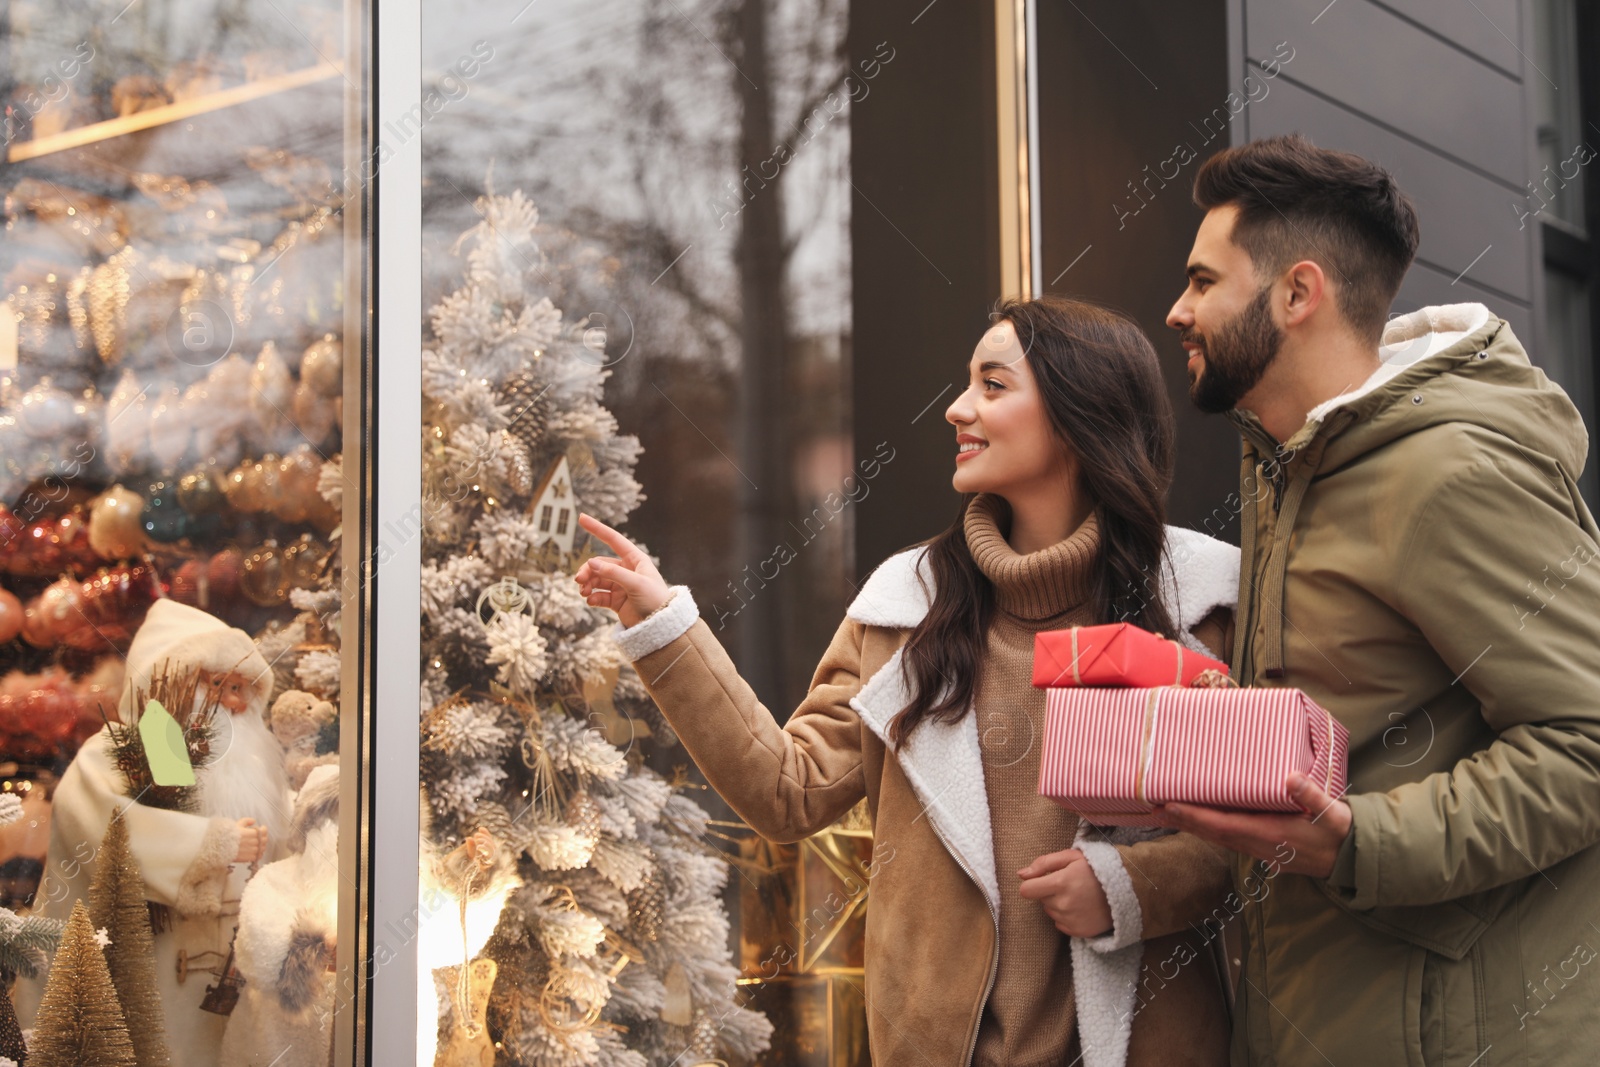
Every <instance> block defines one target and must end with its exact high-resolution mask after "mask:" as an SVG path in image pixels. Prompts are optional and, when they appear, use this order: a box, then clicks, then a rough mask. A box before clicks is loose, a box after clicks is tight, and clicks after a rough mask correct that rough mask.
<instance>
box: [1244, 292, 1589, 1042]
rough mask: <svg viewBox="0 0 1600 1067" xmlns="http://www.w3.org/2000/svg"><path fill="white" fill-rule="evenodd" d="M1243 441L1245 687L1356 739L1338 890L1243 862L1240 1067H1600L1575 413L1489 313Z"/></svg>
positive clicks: (1473, 313) (1332, 882) (1411, 338)
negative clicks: (1297, 703)
mask: <svg viewBox="0 0 1600 1067" xmlns="http://www.w3.org/2000/svg"><path fill="white" fill-rule="evenodd" d="M1384 342H1385V345H1384V348H1383V350H1382V353H1381V354H1382V356H1383V360H1384V362H1383V365H1382V368H1381V369H1380V370H1379V371H1378V372H1377V373H1376V374H1374V375H1373V377H1372V379H1370V380H1369V381H1368V382H1367V383H1365V384H1364V385H1363V386H1362V387H1360V388H1358V389H1356V390H1354V391H1353V392H1351V393H1348V394H1345V395H1344V396H1342V397H1338V398H1335V399H1334V400H1332V401H1329V402H1328V403H1326V404H1324V405H1321V406H1320V407H1319V408H1318V409H1316V410H1314V411H1313V412H1312V413H1311V416H1310V418H1309V419H1308V421H1307V423H1306V425H1305V426H1304V427H1303V428H1302V429H1301V430H1300V431H1299V432H1298V433H1296V434H1295V435H1294V436H1293V437H1292V438H1291V439H1290V440H1288V441H1286V442H1284V443H1283V444H1282V445H1281V446H1279V445H1278V444H1277V443H1276V442H1274V441H1273V440H1272V438H1271V437H1270V436H1269V435H1268V434H1267V433H1266V432H1265V431H1264V430H1263V428H1262V427H1261V424H1260V423H1259V421H1257V419H1256V418H1255V416H1254V415H1252V414H1250V413H1248V412H1244V411H1234V412H1231V413H1230V416H1229V417H1230V418H1231V419H1232V420H1233V421H1234V422H1235V424H1236V425H1237V426H1238V427H1239V429H1240V431H1241V433H1242V434H1243V437H1244V442H1245V447H1244V460H1243V467H1242V472H1241V492H1240V494H1239V496H1238V497H1237V498H1235V499H1233V500H1231V501H1229V504H1228V506H1229V507H1231V508H1236V509H1237V511H1238V513H1239V514H1240V518H1241V524H1242V541H1243V554H1242V560H1241V581H1240V610H1239V614H1238V616H1237V630H1236V637H1235V646H1234V655H1233V672H1234V675H1235V677H1236V678H1238V679H1239V681H1240V682H1241V683H1243V684H1246V685H1252V684H1253V685H1259V686H1293V687H1296V688H1299V689H1302V690H1304V691H1305V692H1306V693H1308V694H1309V695H1310V696H1311V697H1312V698H1313V699H1315V700H1316V701H1317V702H1318V703H1320V704H1321V705H1323V706H1324V707H1326V708H1327V709H1328V710H1329V711H1331V712H1332V713H1333V714H1334V715H1335V716H1337V717H1338V719H1339V720H1340V721H1341V722H1343V723H1344V724H1345V725H1346V726H1347V727H1348V728H1349V730H1350V787H1349V795H1348V796H1347V797H1346V799H1347V801H1348V802H1349V804H1350V808H1351V811H1352V814H1353V817H1354V825H1353V829H1352V832H1351V834H1350V836H1349V838H1348V839H1347V840H1346V842H1345V846H1344V848H1343V850H1342V851H1341V853H1340V855H1339V859H1338V862H1337V864H1336V866H1335V868H1334V873H1333V875H1332V876H1331V877H1330V878H1328V879H1326V880H1322V879H1315V878H1310V877H1306V876H1302V875H1293V874H1286V873H1282V872H1281V870H1280V869H1278V868H1277V867H1276V866H1275V865H1274V866H1268V865H1262V864H1255V863H1253V862H1251V861H1249V860H1241V861H1239V862H1238V864H1237V865H1236V870H1235V876H1236V889H1237V890H1238V893H1239V896H1240V897H1241V898H1242V899H1243V907H1242V914H1241V917H1242V920H1243V921H1242V929H1243V934H1244V952H1243V959H1242V973H1241V976H1240V981H1239V989H1238V1000H1237V1014H1236V1017H1235V1021H1234V1062H1235V1063H1236V1064H1252V1065H1265V1064H1281V1065H1291V1064H1325V1063H1331V1064H1336V1065H1338V1067H1365V1065H1368V1064H1382V1065H1401V1064H1427V1065H1430V1067H1432V1065H1459V1067H1469V1065H1470V1067H1491V1065H1494V1064H1509V1063H1516V1064H1523V1063H1528V1064H1541V1065H1559V1064H1574V1065H1576V1064H1584V1065H1590V1064H1593V1063H1596V1062H1600V849H1597V848H1595V847H1593V846H1594V845H1595V843H1596V841H1600V531H1597V529H1596V526H1595V522H1594V519H1593V518H1592V517H1591V515H1590V513H1589V509H1588V508H1587V507H1585V505H1584V503H1583V501H1582V499H1581V498H1580V496H1579V493H1578V488H1577V485H1576V481H1575V480H1576V478H1577V477H1578V475H1579V474H1580V472H1581V471H1582V469H1583V466H1584V461H1585V459H1586V457H1587V455H1588V436H1587V434H1586V432H1585V429H1584V426H1583V423H1582V420H1581V419H1580V417H1579V415H1578V412H1577V410H1576V409H1575V408H1574V407H1573V405H1572V403H1571V401H1570V400H1569V399H1568V398H1567V395H1566V394H1565V393H1564V392H1562V391H1561V389H1560V388H1559V387H1558V386H1556V385H1555V384H1554V383H1552V382H1551V381H1550V380H1549V379H1548V378H1546V377H1545V375H1544V374H1543V373H1542V372H1541V371H1539V370H1538V369H1536V368H1534V367H1533V366H1532V365H1530V363H1529V360H1528V357H1527V354H1526V353H1525V352H1524V351H1523V348H1522V346H1521V344H1519V343H1518V341H1517V339H1516V338H1515V337H1514V336H1513V335H1512V332H1511V329H1510V327H1509V326H1508V325H1507V324H1506V323H1505V322H1504V321H1502V320H1500V319H1498V318H1496V317H1495V316H1493V315H1491V314H1490V313H1489V312H1488V310H1487V309H1486V308H1484V307H1482V306H1481V305H1477V304H1461V305H1450V306H1446V307H1433V308H1426V309H1424V310H1422V311H1419V312H1416V313H1414V314H1412V315H1408V316H1405V317H1403V318H1400V319H1397V320H1395V321H1394V322H1391V323H1390V326H1389V329H1388V330H1387V331H1386V332H1385V334H1384Z"/></svg>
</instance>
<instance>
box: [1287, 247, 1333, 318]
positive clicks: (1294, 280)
mask: <svg viewBox="0 0 1600 1067" xmlns="http://www.w3.org/2000/svg"><path fill="white" fill-rule="evenodd" d="M1327 295H1328V278H1327V275H1325V274H1323V273H1322V268H1321V267H1320V266H1318V265H1317V264H1316V263H1315V262H1313V261H1312V260H1309V259H1302V260H1301V261H1300V262H1298V263H1296V264H1295V265H1294V266H1292V267H1290V268H1289V270H1288V271H1287V273H1285V274H1284V276H1283V280H1282V282H1281V283H1280V285H1279V299H1281V300H1282V301H1283V312H1284V320H1283V324H1284V326H1285V327H1287V328H1291V329H1292V328H1294V327H1296V326H1299V325H1300V324H1301V323H1303V322H1305V321H1306V320H1307V319H1309V318H1310V317H1311V316H1312V314H1314V313H1315V312H1316V310H1317V308H1319V307H1321V306H1322V301H1323V299H1324V298H1325V297H1326V296H1327Z"/></svg>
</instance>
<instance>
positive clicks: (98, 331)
mask: <svg viewBox="0 0 1600 1067" xmlns="http://www.w3.org/2000/svg"><path fill="white" fill-rule="evenodd" d="M139 259H140V257H139V253H138V251H137V250H136V249H135V248H134V247H133V246H132V245H128V246H127V247H126V248H123V249H122V250H121V251H120V252H117V253H116V254H115V255H113V256H111V257H109V258H108V259H107V260H106V261H105V262H104V263H102V264H100V265H99V266H98V267H96V268H94V270H93V272H92V273H91V275H90V277H89V282H88V297H89V328H90V331H91V332H92V333H93V335H94V347H95V351H97V352H99V353H100V359H101V360H102V361H103V362H104V363H105V364H106V366H108V367H114V366H116V365H117V364H118V363H120V362H122V356H123V349H124V343H125V341H126V335H127V325H128V301H129V300H130V299H131V298H132V296H133V286H132V282H131V280H130V278H129V275H128V270H129V268H130V267H132V268H135V269H137V267H138V264H139Z"/></svg>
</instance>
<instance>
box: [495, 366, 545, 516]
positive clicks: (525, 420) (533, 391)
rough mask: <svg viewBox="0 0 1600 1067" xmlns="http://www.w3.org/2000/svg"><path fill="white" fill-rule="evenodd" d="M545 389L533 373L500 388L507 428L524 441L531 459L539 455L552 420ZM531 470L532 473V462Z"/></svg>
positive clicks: (523, 443) (514, 377)
mask: <svg viewBox="0 0 1600 1067" xmlns="http://www.w3.org/2000/svg"><path fill="white" fill-rule="evenodd" d="M545 388H546V387H545V386H542V385H540V384H539V383H538V381H537V380H535V378H534V376H533V375H532V374H527V373H523V374H518V375H515V376H513V377H511V378H509V379H507V381H506V383H505V385H503V386H501V387H500V403H501V404H502V405H504V406H505V409H506V417H507V420H508V423H507V427H506V428H507V430H508V431H509V432H511V433H512V434H514V435H515V436H516V438H517V439H518V440H519V441H521V442H522V445H523V447H524V448H526V449H527V450H528V455H529V456H530V457H532V456H537V455H538V454H539V446H540V443H541V441H542V440H543V438H544V431H545V426H546V425H547V423H548V420H549V417H550V409H549V405H548V402H547V398H548V396H549V394H548V393H544V392H543V390H544V389H545ZM529 470H530V472H531V470H532V460H531V459H530V460H529ZM530 488H531V487H530Z"/></svg>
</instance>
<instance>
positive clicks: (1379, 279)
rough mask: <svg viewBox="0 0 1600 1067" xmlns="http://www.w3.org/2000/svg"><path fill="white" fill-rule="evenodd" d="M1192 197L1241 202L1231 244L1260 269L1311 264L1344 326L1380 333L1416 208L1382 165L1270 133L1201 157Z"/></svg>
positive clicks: (1205, 204) (1413, 234) (1412, 244)
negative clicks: (1332, 295) (1328, 287)
mask: <svg viewBox="0 0 1600 1067" xmlns="http://www.w3.org/2000/svg"><path fill="white" fill-rule="evenodd" d="M1194 202H1195V203H1196V204H1198V205H1199V206H1200V207H1202V208H1205V209H1206V210H1208V211H1209V210H1210V209H1211V208H1216V207H1222V206H1223V205H1225V204H1232V205H1234V206H1235V207H1237V208H1238V209H1239V216H1238V218H1237V219H1236V220H1235V222H1234V224H1233V234H1232V237H1233V243H1234V244H1236V245H1238V246H1239V247H1240V248H1243V249H1244V250H1245V251H1246V252H1248V253H1249V254H1250V258H1251V259H1252V260H1253V261H1254V262H1255V266H1256V270H1257V271H1258V272H1260V273H1261V274H1263V275H1267V276H1276V275H1277V274H1279V273H1281V272H1282V271H1285V270H1287V269H1288V268H1289V267H1290V266H1292V265H1293V264H1295V263H1298V262H1299V261H1300V260H1302V259H1309V260H1312V261H1314V262H1316V263H1317V264H1318V265H1319V266H1321V267H1322V268H1323V270H1324V271H1325V272H1326V273H1327V275H1328V277H1329V279H1330V280H1331V281H1332V282H1333V287H1334V289H1335V291H1336V293H1337V298H1336V303H1337V305H1338V307H1339V308H1340V309H1341V310H1342V311H1343V312H1344V316H1345V319H1346V320H1347V321H1349V323H1350V324H1351V326H1353V327H1354V328H1355V330H1356V331H1357V332H1358V333H1359V334H1361V335H1363V336H1366V337H1370V338H1371V339H1372V340H1373V341H1377V340H1378V338H1379V337H1381V336H1382V334H1383V326H1384V323H1385V322H1386V321H1387V320H1388V316H1389V305H1390V304H1392V303H1394V298H1395V296H1396V294H1398V293H1399V292H1400V281H1401V279H1402V278H1404V277H1405V273H1406V269H1407V268H1408V267H1410V266H1411V260H1412V258H1413V257H1414V256H1415V255H1416V254H1417V239H1418V228H1417V212H1416V209H1415V208H1414V207H1413V206H1412V203H1411V198H1410V197H1408V196H1406V194H1405V193H1403V192H1401V190H1400V187H1399V186H1398V185H1397V184H1395V180H1394V176H1393V175H1391V174H1390V173H1389V172H1388V171H1386V170H1384V169H1383V168H1382V167H1380V166H1378V165H1377V164H1376V163H1373V162H1371V161H1370V160H1366V159H1362V158H1361V157H1360V156H1357V155H1352V154H1351V153H1349V152H1335V151H1332V150H1330V149H1326V148H1318V147H1317V146H1316V145H1314V144H1312V143H1311V142H1310V141H1308V140H1306V139H1305V138H1304V137H1302V136H1300V135H1299V134H1291V135H1289V136H1287V137H1268V138H1264V139H1262V140H1259V141H1251V142H1250V143H1249V144H1244V145H1240V146H1238V147H1237V148H1229V149H1225V150H1224V151H1221V152H1218V153H1217V154H1216V155H1214V156H1212V157H1211V158H1210V159H1208V160H1206V162H1205V164H1204V165H1203V166H1202V167H1201V168H1200V171H1199V173H1198V174H1196V175H1195V179H1194Z"/></svg>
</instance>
